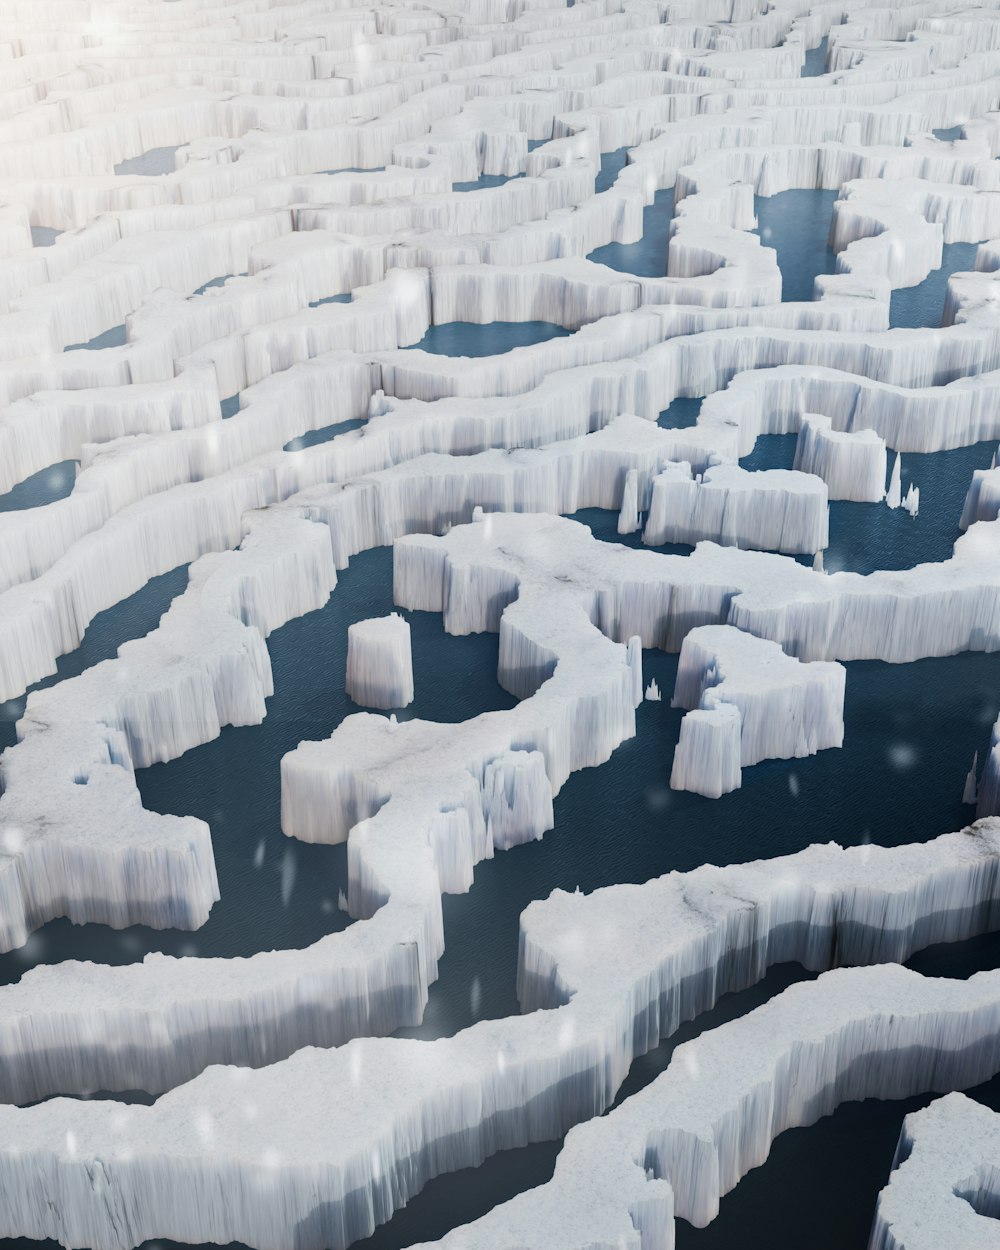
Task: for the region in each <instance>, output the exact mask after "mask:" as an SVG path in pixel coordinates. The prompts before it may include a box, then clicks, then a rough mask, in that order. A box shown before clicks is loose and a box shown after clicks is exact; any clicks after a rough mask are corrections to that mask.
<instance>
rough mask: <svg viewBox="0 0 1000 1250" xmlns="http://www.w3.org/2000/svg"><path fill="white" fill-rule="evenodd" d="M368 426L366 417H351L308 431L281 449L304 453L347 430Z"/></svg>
mask: <svg viewBox="0 0 1000 1250" xmlns="http://www.w3.org/2000/svg"><path fill="white" fill-rule="evenodd" d="M367 424H368V418H367V417H351V418H350V419H349V420H347V421H337V422H336V423H335V424H334V425H324V426H323V428H322V429H320V430H310V431H309V432H308V433H307V434H300V435H299V436H298V438H293V439H290V440H289V441H288V442H287V443H286V444H285V446H284V447H283V448H282V450H283V451H304V450H305V449H306V448H307V447H315V446H316V444H317V443H328V442H329V441H330V439H331V438H336V437H337V435H338V434H346V433H347V431H348V430H357V429H359V428H360V427H361V426H362V425H367Z"/></svg>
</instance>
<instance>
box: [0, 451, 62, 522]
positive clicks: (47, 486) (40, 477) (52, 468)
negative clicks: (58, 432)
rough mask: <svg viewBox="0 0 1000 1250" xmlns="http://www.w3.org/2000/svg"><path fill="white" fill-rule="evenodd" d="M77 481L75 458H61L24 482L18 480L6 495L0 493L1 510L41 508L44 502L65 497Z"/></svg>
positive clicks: (17, 510)
mask: <svg viewBox="0 0 1000 1250" xmlns="http://www.w3.org/2000/svg"><path fill="white" fill-rule="evenodd" d="M75 481H76V461H75V460H61V461H60V462H59V463H58V464H50V465H49V467H48V468H47V469H40V470H39V471H38V472H37V473H33V474H32V475H31V477H26V478H25V479H24V481H23V482H18V484H17V485H16V486H15V487H14V489H13V490H9V491H8V492H7V493H6V495H0V512H20V511H21V510H22V509H23V508H40V507H41V506H42V505H43V504H47V503H54V502H55V501H56V500H57V499H65V497H66V496H67V495H68V494H69V493H70V491H71V490H72V489H73V483H74V482H75Z"/></svg>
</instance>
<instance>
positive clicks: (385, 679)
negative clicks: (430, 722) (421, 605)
mask: <svg viewBox="0 0 1000 1250" xmlns="http://www.w3.org/2000/svg"><path fill="white" fill-rule="evenodd" d="M347 693H348V695H349V696H350V697H351V698H352V699H353V700H354V702H355V703H360V704H361V706H362V707H377V708H382V709H388V708H391V707H406V705H407V704H408V703H412V702H413V657H412V653H411V650H410V626H409V622H407V621H404V620H403V618H402V617H401V616H400V615H399V613H398V612H391V613H390V614H389V615H388V616H376V617H371V618H370V619H369V620H366V621H355V623H354V624H353V625H351V626H349V628H348V630H347Z"/></svg>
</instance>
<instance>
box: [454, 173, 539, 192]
mask: <svg viewBox="0 0 1000 1250" xmlns="http://www.w3.org/2000/svg"><path fill="white" fill-rule="evenodd" d="M523 177H524V174H480V175H479V177H478V178H477V179H476V180H475V181H474V182H456V183H453V184H452V188H451V189H452V190H453V191H488V190H489V189H490V187H502V186H504V184H505V183H508V182H516V181H517V179H518V178H523Z"/></svg>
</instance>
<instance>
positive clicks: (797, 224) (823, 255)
mask: <svg viewBox="0 0 1000 1250" xmlns="http://www.w3.org/2000/svg"><path fill="white" fill-rule="evenodd" d="M810 55H811V53H810ZM836 199H837V192H836V191H798V190H793V191H780V192H779V193H778V194H777V195H768V196H762V195H758V196H755V197H754V212H755V213H756V215H757V229H756V231H755V233H756V234H759V235H760V239H761V242H762V243H764V244H766V245H767V246H768V247H773V248H774V249H775V251H776V252H777V253H778V268H779V269H780V270H781V298H782V300H784V301H785V302H786V303H787V302H788V301H803V300H811V299H812V297H813V279H814V278H815V277H816V275H817V274H821V273H836V272H837V254H836V252H834V251H833V250H832V249H831V248H829V247H828V246H827V239H828V237H829V234H830V219H831V217H832V215H833V205H834V202H835V201H836Z"/></svg>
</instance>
